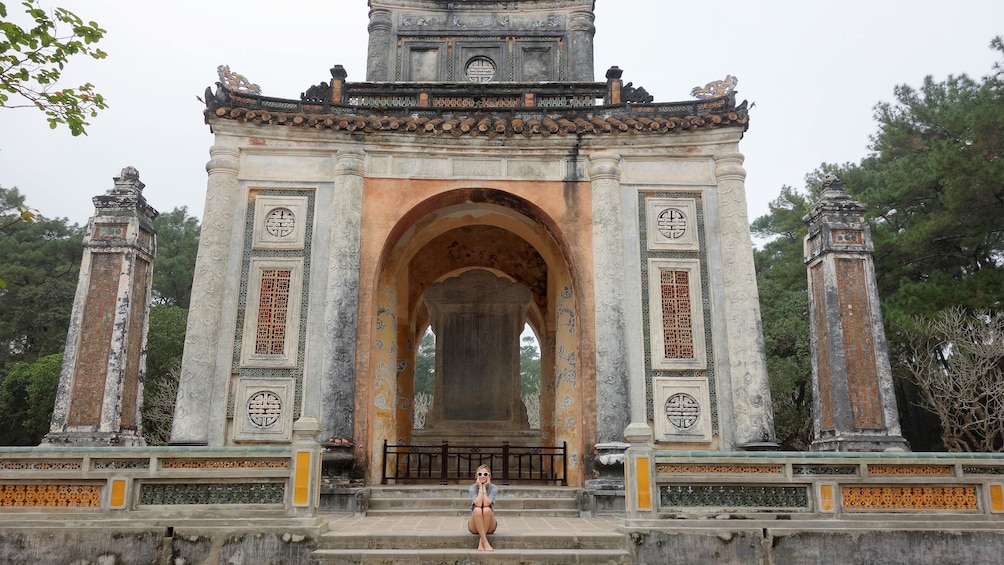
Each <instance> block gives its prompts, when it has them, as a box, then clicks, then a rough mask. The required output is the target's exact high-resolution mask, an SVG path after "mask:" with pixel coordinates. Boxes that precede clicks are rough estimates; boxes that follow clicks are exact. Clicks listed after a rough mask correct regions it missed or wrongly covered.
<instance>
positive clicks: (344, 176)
mask: <svg viewBox="0 0 1004 565" xmlns="http://www.w3.org/2000/svg"><path fill="white" fill-rule="evenodd" d="M364 169H365V153H364V152H363V151H361V150H358V149H344V150H341V151H339V152H338V157H337V162H336V163H335V187H334V196H333V200H332V205H331V209H330V211H329V212H330V214H331V218H330V219H329V220H328V221H329V222H331V241H330V242H329V243H328V282H327V297H326V300H325V303H324V309H325V315H324V319H325V326H326V328H325V330H326V332H327V342H328V345H327V347H328V348H329V349H327V350H326V351H325V356H324V360H323V362H322V363H321V367H320V374H321V382H320V390H321V417H322V422H321V423H322V426H323V428H324V431H323V433H322V437H323V438H324V439H327V438H331V437H336V438H351V437H353V421H354V402H355V401H354V400H353V399H354V398H355V375H356V336H357V335H358V333H359V324H358V321H359V245H360V239H361V237H362V236H361V229H362V228H361V226H362V215H363V180H364V178H363V175H364Z"/></svg>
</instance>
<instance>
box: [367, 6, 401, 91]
mask: <svg viewBox="0 0 1004 565" xmlns="http://www.w3.org/2000/svg"><path fill="white" fill-rule="evenodd" d="M390 16H391V14H390V10H384V9H377V8H374V9H372V10H370V25H369V27H368V28H367V30H368V31H369V33H370V41H369V50H368V51H367V55H366V80H367V81H369V82H385V81H390V80H394V77H393V76H392V69H391V68H390V63H389V62H390V61H393V60H394V53H395V50H396V49H395V47H394V46H392V45H391V42H390V40H391V33H390V32H391V27H392V22H391V19H390Z"/></svg>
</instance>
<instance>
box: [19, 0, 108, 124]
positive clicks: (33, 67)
mask: <svg viewBox="0 0 1004 565" xmlns="http://www.w3.org/2000/svg"><path fill="white" fill-rule="evenodd" d="M21 5H22V6H23V11H24V16H22V18H23V19H25V20H27V21H22V23H21V24H18V23H15V22H14V21H13V18H12V17H11V18H8V15H7V7H6V6H5V5H4V3H3V2H0V107H6V108H24V107H29V108H30V107H35V108H38V109H39V110H41V111H42V112H44V113H45V115H46V117H47V120H48V121H49V127H50V128H52V129H55V128H56V127H57V126H58V125H59V124H65V125H66V126H67V127H69V128H70V133H72V134H73V135H75V136H76V135H80V134H82V133H83V134H86V133H87V131H86V126H88V125H90V124H89V123H88V122H87V118H88V117H95V116H97V115H98V110H104V109H105V108H107V107H108V105H107V104H106V103H105V99H104V97H103V96H101V94H98V93H97V92H96V91H95V87H94V85H93V84H91V83H89V82H87V83H84V84H82V85H80V86H77V87H64V86H61V85H60V84H59V81H60V78H61V76H62V73H63V69H64V67H65V66H66V64H67V63H68V62H69V61H70V58H71V57H73V56H74V55H86V56H89V57H92V58H94V59H104V58H105V57H106V53H105V52H104V51H102V50H100V49H98V48H97V47H96V46H95V45H94V44H95V43H97V42H98V41H100V40H101V38H102V37H104V34H105V30H103V29H101V28H100V27H98V24H97V23H95V22H84V21H83V20H82V19H81V18H80V17H78V16H77V15H76V14H74V13H73V12H70V11H69V10H66V9H64V8H54V9H53V10H52V11H51V12H49V11H46V10H45V9H43V8H42V7H41V5H40V4H39V2H38V0H25V1H24V2H21ZM12 96H13V97H14V98H13V100H12V98H11V97H12Z"/></svg>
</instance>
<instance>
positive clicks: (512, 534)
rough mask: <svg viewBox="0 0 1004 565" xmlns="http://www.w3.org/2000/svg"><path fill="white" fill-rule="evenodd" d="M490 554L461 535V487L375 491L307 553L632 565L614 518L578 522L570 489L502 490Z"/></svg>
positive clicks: (364, 558)
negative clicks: (359, 514)
mask: <svg viewBox="0 0 1004 565" xmlns="http://www.w3.org/2000/svg"><path fill="white" fill-rule="evenodd" d="M499 488H500V491H499V497H498V500H497V501H496V503H495V505H496V507H497V511H496V516H497V517H498V521H499V529H498V531H497V532H496V533H495V534H493V535H491V536H490V537H489V539H490V541H491V543H492V545H493V546H494V548H495V551H493V552H479V551H477V538H476V537H475V536H473V535H471V534H470V533H467V531H466V529H467V528H466V517H467V516H468V514H469V513H470V510H469V509H470V498H469V497H468V495H467V489H466V487H458V486H444V487H428V486H421V487H419V486H415V487H411V486H401V487H377V488H373V489H372V491H371V494H370V500H369V511H368V512H367V515H366V517H364V518H354V517H349V516H345V517H338V518H334V519H333V520H332V521H331V522H330V523H329V531H328V532H326V533H325V534H323V535H322V536H321V538H320V539H319V540H318V549H317V550H316V551H314V552H313V554H312V555H311V559H312V562H314V563H318V564H332V565H333V564H336V563H337V564H348V565H357V564H358V565H369V564H391V563H408V564H418V563H422V564H443V565H445V564H450V565H460V564H467V563H488V564H503V563H521V564H522V563H525V564H528V565H529V564H540V565H558V564H565V563H596V564H599V563H611V564H623V565H627V564H630V563H631V558H630V554H629V553H628V551H627V537H626V535H625V534H624V533H623V532H621V531H619V530H618V527H617V524H618V523H619V521H618V520H617V519H613V518H606V519H602V518H600V519H582V518H579V517H578V491H577V490H576V489H574V488H553V487H539V488H535V487H508V486H507V487H502V486H500V487H499Z"/></svg>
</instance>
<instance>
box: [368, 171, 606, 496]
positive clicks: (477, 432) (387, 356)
mask: <svg viewBox="0 0 1004 565" xmlns="http://www.w3.org/2000/svg"><path fill="white" fill-rule="evenodd" d="M454 192H461V191H454ZM465 192H466V191H465ZM470 192H477V196H479V197H480V198H478V197H475V198H470V197H468V198H465V199H464V200H466V201H461V202H457V200H458V199H457V194H455V193H446V194H441V195H438V196H436V197H433V198H430V199H429V200H427V201H424V202H422V203H421V205H420V206H416V208H415V209H414V210H413V212H415V213H412V214H408V213H406V214H404V215H403V216H402V218H401V219H400V221H399V222H398V224H397V225H396V226H395V227H394V229H393V230H392V232H391V237H392V238H393V239H388V241H387V242H386V244H385V247H384V253H383V255H382V257H381V261H380V263H379V265H378V267H379V269H378V272H377V275H378V281H377V287H376V289H375V290H376V291H375V292H374V300H375V304H374V305H373V311H374V313H375V314H376V316H375V318H376V319H375V327H374V331H373V339H372V342H371V349H370V351H369V355H368V357H369V358H370V360H371V361H370V367H371V370H372V372H371V373H369V374H371V375H372V381H371V382H372V383H373V384H372V386H371V387H369V388H370V395H369V398H370V399H371V404H369V405H368V406H367V409H368V410H369V413H368V418H367V421H368V424H369V425H368V430H367V431H368V434H367V435H368V443H369V446H370V453H371V454H372V456H373V458H372V460H371V465H370V476H371V478H375V477H377V476H379V473H380V465H382V461H381V460H380V455H381V453H382V444H383V441H384V440H385V439H386V440H387V441H388V442H389V443H391V444H395V443H397V444H400V443H408V442H412V443H419V441H418V439H419V438H418V437H413V435H416V434H414V433H413V432H414V431H415V430H413V429H412V425H411V424H412V400H413V393H414V389H413V386H414V361H415V354H416V351H417V349H418V344H419V343H420V342H421V337H422V335H423V334H424V331H425V329H426V328H427V327H429V325H430V323H433V325H434V320H433V318H434V317H435V313H434V312H431V311H430V308H429V306H428V304H427V300H426V297H427V294H428V291H429V290H430V289H431V288H432V287H433V286H434V285H436V284H437V283H441V282H442V281H445V280H447V279H449V278H451V277H457V276H458V275H460V276H463V273H465V272H469V271H473V272H482V273H490V275H489V276H491V277H494V278H496V279H498V278H500V277H501V278H503V279H506V280H508V281H511V283H510V284H512V285H516V286H517V287H519V288H523V289H525V290H524V292H526V294H528V301H527V304H528V308H527V307H526V306H524V308H525V313H526V318H525V320H526V322H527V323H529V324H530V325H531V327H532V328H533V331H534V333H535V334H536V335H537V337H538V341H539V343H540V346H541V391H540V404H541V425H540V430H539V431H537V430H528V429H526V428H527V427H526V426H524V425H523V423H524V421H525V411H521V410H520V408H521V404H522V400H521V399H520V397H519V392H518V386H519V380H518V379H519V375H518V372H519V368H518V363H519V360H518V345H519V342H518V339H519V334H520V332H521V331H522V329H523V321H524V320H523V319H519V320H518V322H514V323H513V326H514V328H515V329H514V330H513V331H514V332H515V333H514V335H513V336H510V338H509V339H511V340H512V345H513V349H511V350H509V351H510V353H512V352H515V355H516V360H515V362H516V366H515V372H516V375H515V381H513V380H511V379H510V380H508V381H506V382H507V383H509V385H512V383H513V382H515V393H512V392H510V393H509V395H508V396H507V397H506V401H505V402H506V405H507V406H508V407H509V412H508V413H507V414H506V415H505V416H504V418H502V419H503V420H505V421H506V424H505V425H503V426H498V425H485V426H483V427H481V429H479V426H478V424H477V423H476V422H475V423H471V422H470V421H467V424H466V425H465V424H461V423H460V422H461V421H464V418H463V417H459V418H454V419H455V420H456V422H454V424H455V425H452V429H450V428H451V425H447V426H445V428H444V427H443V426H437V425H433V426H431V428H432V430H436V428H437V427H438V428H439V429H438V433H439V434H440V435H446V436H452V437H458V435H457V433H456V432H457V430H458V429H459V428H461V427H464V428H465V429H466V430H467V432H471V431H474V433H466V435H465V437H467V438H468V439H470V438H471V436H479V437H481V438H482V439H484V440H485V441H492V442H495V443H500V442H501V441H510V442H511V443H513V444H524V445H526V444H537V445H541V444H543V445H559V444H561V443H562V441H565V442H567V443H568V446H569V452H570V459H572V460H574V461H575V462H578V461H580V460H581V455H579V453H581V451H582V450H583V448H584V447H583V446H584V444H585V437H584V430H583V426H582V425H581V422H582V421H583V416H582V413H583V409H584V407H585V405H586V404H587V402H585V401H584V400H583V398H582V391H583V389H584V387H583V386H582V382H581V380H580V376H579V374H578V361H579V358H580V350H581V349H582V344H580V339H581V335H580V334H579V333H577V332H576V323H577V315H576V311H577V308H578V307H579V306H578V305H577V301H576V290H575V289H576V286H577V284H576V282H575V277H574V276H573V273H575V270H574V268H573V267H572V264H571V259H570V254H569V253H568V252H567V249H566V248H565V247H563V244H562V241H561V237H560V234H557V233H555V232H556V230H555V229H554V226H553V225H550V226H549V225H547V219H546V218H541V217H535V216H534V214H533V213H530V214H528V213H526V208H530V206H529V205H528V204H526V203H525V202H523V203H522V204H521V206H522V207H523V209H520V207H519V206H511V205H507V204H511V203H513V202H515V201H517V200H518V199H516V198H515V197H513V196H512V195H511V194H507V193H502V192H500V191H482V192H478V191H470ZM488 192H496V193H498V195H496V202H485V201H484V200H490V198H484V194H485V193H488ZM467 196H469V194H468V195H467ZM437 201H438V202H439V203H441V204H443V205H442V206H439V207H437V206H436V205H435V203H436V202H437ZM538 212H539V211H538ZM539 215H540V216H542V214H539ZM395 235H396V237H395ZM468 276H470V275H468ZM489 309H490V308H489ZM432 310H434V308H433V309H432ZM482 310H484V308H482ZM515 319H516V318H515V317H514V318H513V320H515ZM438 341H439V340H438V339H437V342H438ZM438 357H439V356H438V355H437V358H438ZM506 370H507V371H510V372H511V371H512V368H511V367H510V368H508V369H506ZM511 376H512V375H510V377H511ZM437 379H438V377H437ZM590 381H591V379H590ZM359 384H363V383H359ZM359 384H357V386H359ZM461 397H462V395H461V396H460V397H457V396H456V395H454V397H452V398H453V400H452V401H453V402H455V401H456V400H457V398H461ZM449 398H451V397H450V396H449V395H443V397H442V398H441V400H443V401H446V400H447V399H449ZM591 400H592V399H591V398H590V401H591ZM517 403H519V404H517ZM444 408H445V410H443V409H444ZM439 409H440V410H443V412H442V413H445V412H449V411H450V408H449V407H448V406H447V405H446V404H443V405H441V406H440V408H439ZM442 413H441V414H442ZM436 417H441V415H440V416H433V418H436ZM440 423H442V420H440ZM496 424H497V422H496ZM447 432H449V433H447ZM435 433H436V432H433V431H428V432H427V431H422V432H420V433H418V434H417V436H423V435H424V436H429V435H430V434H433V435H434V434H435ZM436 439H443V438H438V437H437V438H436ZM590 441H591V440H590ZM422 443H425V444H429V443H433V442H431V441H429V442H426V441H422ZM590 445H591V444H590ZM579 472H580V471H578V469H576V468H575V465H572V470H570V472H569V477H570V478H571V479H572V481H573V484H575V482H579V481H581V477H580V476H578V473H579Z"/></svg>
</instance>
